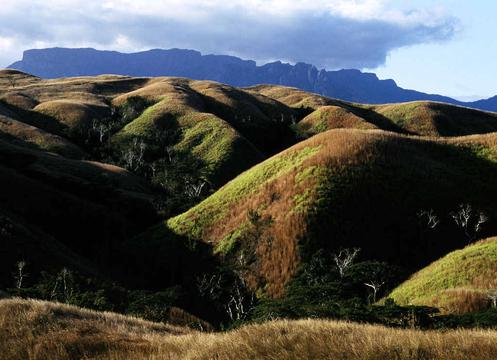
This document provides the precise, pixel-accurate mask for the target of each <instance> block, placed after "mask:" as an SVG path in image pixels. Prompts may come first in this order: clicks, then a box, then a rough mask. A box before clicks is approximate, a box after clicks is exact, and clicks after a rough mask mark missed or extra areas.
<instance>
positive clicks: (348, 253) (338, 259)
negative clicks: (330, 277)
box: [333, 248, 361, 278]
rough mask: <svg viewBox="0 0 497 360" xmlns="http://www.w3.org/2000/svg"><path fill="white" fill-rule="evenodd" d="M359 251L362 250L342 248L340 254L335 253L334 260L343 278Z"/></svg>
mask: <svg viewBox="0 0 497 360" xmlns="http://www.w3.org/2000/svg"><path fill="white" fill-rule="evenodd" d="M359 251H361V249H359V248H353V249H342V250H340V251H339V252H338V254H333V260H334V261H335V265H336V267H337V269H338V272H339V273H340V277H341V278H343V277H344V275H345V273H346V272H347V269H348V268H349V267H350V266H351V265H352V264H353V263H354V259H355V258H356V257H357V255H358V254H359Z"/></svg>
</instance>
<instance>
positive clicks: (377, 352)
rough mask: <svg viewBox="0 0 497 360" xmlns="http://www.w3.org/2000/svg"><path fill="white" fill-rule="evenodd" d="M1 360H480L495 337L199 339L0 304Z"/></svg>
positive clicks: (89, 315)
mask: <svg viewBox="0 0 497 360" xmlns="http://www.w3.org/2000/svg"><path fill="white" fill-rule="evenodd" d="M0 348H1V349H2V359H5V360H17V359H19V360H21V359H23V360H24V359H32V360H38V359H39V360H41V359H52V360H59V359H60V360H62V359H68V358H71V359H75V358H81V359H83V358H84V359H109V360H110V359H112V360H117V359H119V360H120V359H157V360H159V359H161V360H163V359H164V360H165V359H185V360H187V359H192V360H193V359H196V360H198V359H205V360H207V359H219V360H221V359H222V360H228V359H239V360H248V359H275V360H276V359H309V360H310V359H330V360H331V359H371V360H373V359H374V360H380V359H412V360H418V359H446V360H454V359H481V360H492V359H495V358H496V357H497V332H495V331H483V330H457V331H446V332H437V331H426V332H422V331H417V330H395V329H389V328H385V327H381V326H372V325H360V324H354V323H347V322H334V321H325V320H300V321H273V322H267V323H263V324H255V325H248V326H244V327H242V328H240V329H238V330H234V331H229V332H222V333H201V332H197V331H193V330H189V329H186V328H180V327H176V326H171V325H164V324H155V323H151V322H146V321H143V320H138V319H133V318H127V317H124V316H122V315H117V314H113V313H97V312H92V311H88V310H83V309H79V308H75V307H71V306H67V305H61V304H55V303H47V302H39V301H31V300H27V301H26V300H16V299H13V300H1V301H0Z"/></svg>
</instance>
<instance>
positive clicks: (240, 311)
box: [225, 279, 254, 321]
mask: <svg viewBox="0 0 497 360" xmlns="http://www.w3.org/2000/svg"><path fill="white" fill-rule="evenodd" d="M244 289H245V286H244V283H243V280H242V279H240V281H238V282H237V283H236V284H235V286H234V287H233V292H232V293H231V295H230V297H229V300H228V303H227V304H226V305H225V309H226V313H227V314H228V316H229V317H230V319H231V320H232V321H234V320H244V319H245V318H246V317H247V315H248V313H249V311H250V309H251V308H252V306H253V304H254V296H253V294H248V293H247V292H245V291H244Z"/></svg>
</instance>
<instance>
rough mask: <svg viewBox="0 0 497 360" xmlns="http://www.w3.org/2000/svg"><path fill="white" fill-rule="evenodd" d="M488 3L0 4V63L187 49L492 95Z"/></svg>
mask: <svg viewBox="0 0 497 360" xmlns="http://www.w3.org/2000/svg"><path fill="white" fill-rule="evenodd" d="M495 14H497V2H495V1H493V0H473V1H463V0H459V1H456V0H435V1H433V0H432V1H428V0H416V1H413V0H404V1H400V0H230V1H226V0H202V1H198V0H98V1H97V0H50V1H46V0H2V4H1V6H0V67H1V66H7V65H8V64H10V63H12V62H14V61H15V60H18V59H20V58H21V56H22V51H23V50H25V49H29V48H44V47H52V46H64V47H94V48H97V49H109V50H119V51H125V52H133V51H140V50H146V49H150V48H172V47H177V48H191V49H196V50H200V51H202V52H203V53H216V54H232V55H237V56H240V57H243V58H246V59H254V60H256V61H258V63H264V62H268V61H273V60H282V61H287V62H291V63H295V62H298V61H303V62H308V63H312V64H315V65H316V66H318V67H319V68H327V69H339V68H359V69H365V70H368V71H374V72H376V73H377V74H378V75H379V76H380V78H393V79H395V80H396V81H397V83H398V84H399V85H400V86H403V87H406V88H412V89H416V90H420V91H425V92H431V93H440V94H444V95H449V96H454V97H458V98H462V99H473V98H475V97H477V98H483V97H490V96H493V95H496V94H497V82H496V81H495V79H497V68H496V66H495V62H496V61H495V59H497V41H496V40H495V35H497V21H496V20H495V19H494V17H495Z"/></svg>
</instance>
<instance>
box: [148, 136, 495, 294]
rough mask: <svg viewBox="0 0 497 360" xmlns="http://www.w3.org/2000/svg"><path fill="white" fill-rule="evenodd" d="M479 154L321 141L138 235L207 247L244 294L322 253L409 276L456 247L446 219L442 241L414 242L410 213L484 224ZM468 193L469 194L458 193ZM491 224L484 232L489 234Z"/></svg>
mask: <svg viewBox="0 0 497 360" xmlns="http://www.w3.org/2000/svg"><path fill="white" fill-rule="evenodd" d="M493 138H495V134H493ZM473 141H475V140H474V139H473ZM476 144H478V145H476ZM482 144H485V142H484V141H481V142H478V141H477V142H476V143H475V142H473V143H470V145H468V143H467V142H466V140H465V138H458V139H454V140H451V141H448V140H435V139H432V140H429V139H422V138H416V137H409V136H403V135H396V134H394V133H387V132H383V131H378V130H375V131H371V130H369V131H368V130H354V129H339V130H331V131H327V132H324V133H321V134H318V135H316V136H313V137H312V138H310V139H308V140H306V141H303V142H300V143H299V144H297V145H295V146H293V147H291V148H289V149H287V150H285V151H284V152H282V153H280V154H278V155H276V156H274V157H272V158H270V159H268V160H266V161H264V162H262V163H260V164H258V165H257V166H255V167H253V168H251V169H250V170H248V171H246V172H244V173H243V174H241V175H240V176H238V177H237V178H235V179H234V180H232V181H231V182H229V183H228V184H226V185H225V186H224V187H222V188H221V189H220V190H218V191H217V192H216V193H214V194H213V195H211V196H210V197H208V198H207V199H205V200H204V201H203V202H201V203H200V204H198V205H197V206H195V207H193V208H192V209H190V210H188V211H187V212H185V213H184V214H181V215H179V216H177V217H175V218H172V219H170V220H168V221H167V223H166V224H164V225H161V226H158V227H157V228H156V229H155V230H152V233H151V234H150V233H147V234H148V236H152V237H158V238H160V237H161V236H162V237H163V238H164V241H167V236H169V235H167V234H168V233H169V231H173V232H174V233H176V234H178V235H180V236H182V237H185V238H186V239H190V240H195V241H201V242H205V243H207V244H210V245H212V246H213V247H214V251H215V252H217V253H219V254H221V255H223V256H224V257H225V259H226V260H227V261H228V262H231V263H232V264H234V265H233V266H235V267H240V271H242V272H243V273H244V274H245V276H246V277H247V281H248V282H249V283H250V284H251V286H252V288H253V289H264V291H266V292H267V294H269V295H272V296H279V295H281V294H282V293H283V289H284V285H285V284H286V283H287V282H288V281H289V279H291V278H292V276H293V274H295V272H296V271H297V269H298V267H299V264H301V263H302V262H306V261H309V260H310V259H311V258H312V255H313V254H314V252H316V251H317V250H318V249H322V248H325V249H328V251H335V250H336V249H338V248H340V247H360V248H362V250H363V256H366V257H367V258H371V259H379V260H385V261H389V262H392V263H398V264H402V265H404V266H409V267H411V268H419V266H421V265H422V264H423V263H425V262H426V261H427V260H428V259H434V257H435V258H436V257H437V255H442V254H444V253H446V252H447V251H450V250H452V249H456V248H458V247H460V246H462V244H464V237H461V236H462V233H459V234H458V231H457V228H456V227H455V225H452V224H450V221H449V219H447V220H446V222H445V224H444V225H443V226H441V227H440V228H439V229H437V232H439V234H440V236H439V238H440V239H442V240H439V241H437V242H436V243H435V244H432V243H431V241H430V240H428V239H424V238H423V234H422V231H421V229H420V225H419V222H418V218H417V213H418V212H419V211H420V210H423V209H435V210H436V211H437V213H439V214H440V216H444V217H445V218H449V213H450V212H451V211H452V210H453V209H457V207H458V204H460V203H469V204H472V206H474V207H475V208H478V209H485V211H486V212H487V213H488V214H489V216H490V217H493V216H494V215H493V214H495V210H496V209H495V207H494V205H493V203H494V199H495V196H497V193H496V192H495V190H494V186H493V183H494V182H495V179H496V176H497V167H496V165H495V162H494V160H493V157H492V156H490V152H491V151H494V150H495V149H494V148H493V147H492V146H489V147H488V148H485V147H484V145H482ZM482 149H487V150H488V151H482ZM469 183H470V184H472V191H471V192H461V191H459V189H461V188H464V186H465V184H469ZM491 223H492V222H489V224H487V225H488V226H487V228H486V230H487V231H489V232H493V231H495V229H494V228H493V225H490V224H491ZM358 224H360V226H358ZM449 234H452V235H453V236H455V237H448V235H449ZM456 238H457V239H458V240H456ZM369 239H375V240H374V241H370V240H369ZM443 239H447V240H443ZM449 239H450V240H449ZM240 259H241V260H240Z"/></svg>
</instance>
